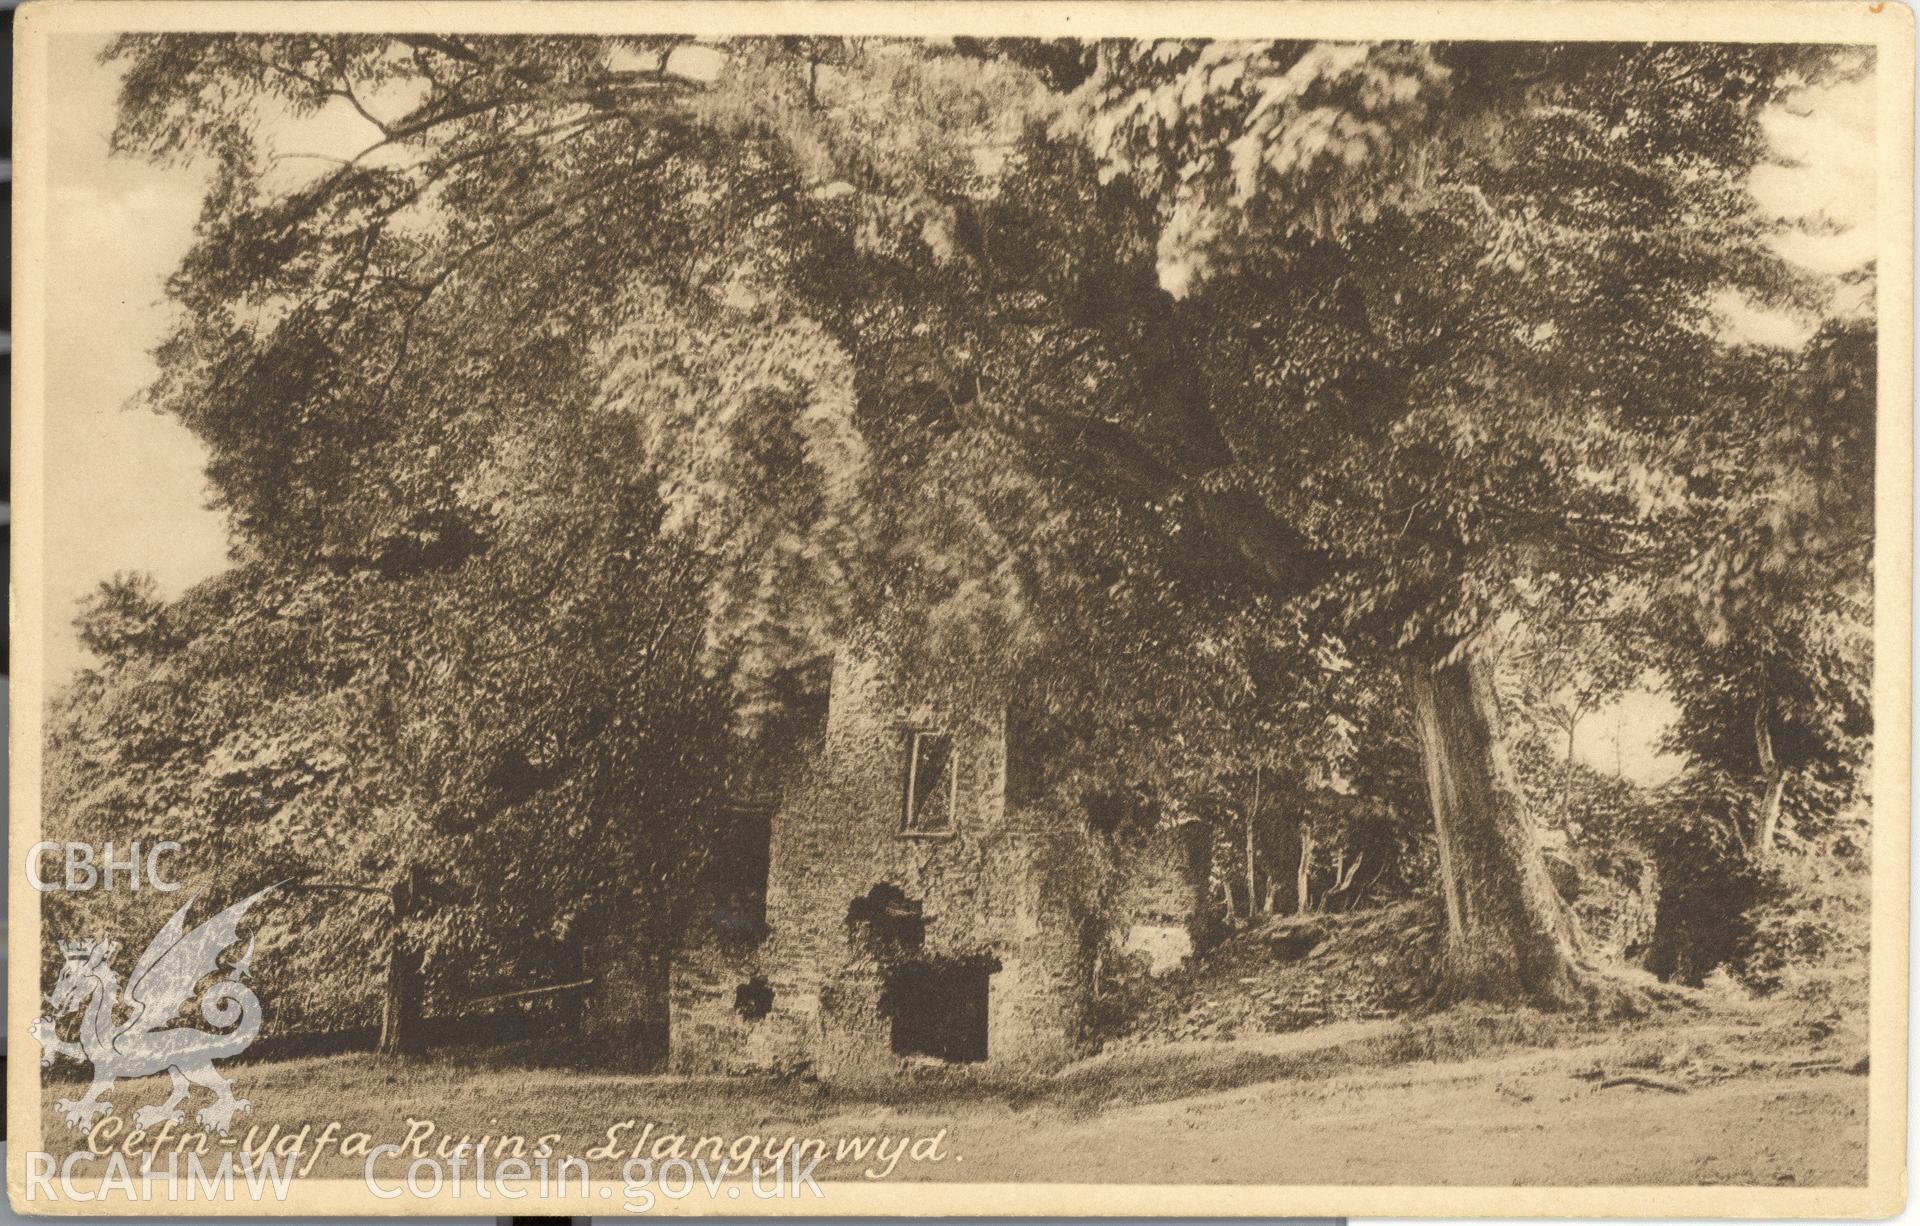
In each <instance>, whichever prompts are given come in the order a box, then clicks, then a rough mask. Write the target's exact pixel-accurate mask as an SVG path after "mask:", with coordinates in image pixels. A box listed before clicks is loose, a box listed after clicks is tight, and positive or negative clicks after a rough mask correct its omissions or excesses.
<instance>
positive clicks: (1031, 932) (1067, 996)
mask: <svg viewBox="0 0 1920 1226" xmlns="http://www.w3.org/2000/svg"><path fill="white" fill-rule="evenodd" d="M891 674H892V670H890V669H888V668H886V667H883V666H882V665H880V664H879V663H877V662H876V658H875V657H874V656H872V655H863V654H861V653H857V652H851V651H849V652H843V653H841V655H840V657H839V658H838V659H837V660H836V662H835V666H834V669H833V677H832V691H831V697H830V700H829V705H828V715H827V728H826V734H825V738H824V742H823V745H822V749H821V752H820V753H819V755H818V756H817V758H816V759H815V760H814V762H813V763H812V764H811V766H809V767H807V768H805V769H803V770H801V771H799V772H798V773H797V774H796V777H795V778H794V779H793V780H792V781H791V782H790V783H789V785H788V787H787V789H786V792H785V796H784V798H783V800H782V803H781V805H780V808H779V811H778V813H777V814H776V815H775V817H774V819H773V822H772V832H771V847H770V855H769V861H768V862H769V869H768V888H767V910H766V921H767V929H768V935H767V937H766V939H765V940H764V941H763V942H762V943H761V944H760V945H759V946H758V947H757V948H754V949H752V950H750V951H746V952H741V951H737V950H736V951H733V952H727V951H725V950H721V949H719V948H718V947H716V946H715V945H713V943H712V942H711V941H708V940H705V939H704V938H703V939H702V940H701V941H696V942H695V943H694V945H693V947H692V948H690V949H688V950H687V951H685V952H684V954H683V956H682V957H681V958H680V959H679V960H678V961H677V962H676V965H675V968H674V973H673V986H672V993H671V995H672V1002H673V1010H672V1011H673V1022H672V1037H671V1050H672V1058H671V1064H672V1067H674V1068H676V1069H680V1070H685V1071H695V1070H717V1069H722V1068H738V1067H759V1068H775V1067H794V1066H799V1065H806V1066H808V1067H811V1068H812V1069H813V1071H815V1072H816V1073H818V1074H820V1075H821V1076H825V1077H832V1078H838V1079H855V1078H862V1077H870V1076H879V1077H884V1076H891V1075H893V1074H894V1073H896V1072H897V1071H898V1070H899V1069H900V1068H901V1067H902V1064H903V1060H902V1057H901V1056H900V1055H898V1054H896V1053H895V1052H894V1050H893V1026H892V1021H891V1019H890V1017H889V1016H888V1014H887V1013H886V1012H885V1009H884V1008H883V1000H884V999H885V998H886V997H887V993H888V985H889V983H890V982H894V983H897V982H900V981H901V977H900V976H899V975H898V974H897V972H898V970H899V967H900V966H901V964H902V963H905V962H909V961H912V962H918V963H923V964H929V965H947V966H951V965H968V966H976V967H977V966H991V967H994V968H997V969H993V970H992V972H991V974H990V975H989V977H988V979H987V984H988V988H987V996H988V999H987V1002H986V1018H987V1040H986V1053H987V1054H986V1063H987V1064H988V1065H1005V1064H1012V1063H1018V1064H1036V1063H1037V1064H1058V1063H1061V1062H1063V1061H1065V1060H1067V1059H1070V1058H1071V1057H1072V1056H1073V1055H1074V1054H1076V1053H1077V1052H1079V1051H1080V1050H1081V1049H1082V1045H1083V1042H1084V1038H1083V1036H1084V1032H1085V1028H1086V1027H1085V1023H1086V1011H1087V1009H1088V1006H1089V999H1090V995H1091V975H1092V969H1091V968H1092V954H1091V948H1090V945H1091V943H1090V941H1089V940H1088V939H1087V928H1086V923H1085V921H1084V919H1083V918H1082V916H1081V914H1080V912H1079V909H1078V908H1077V907H1076V905H1075V903H1074V896H1073V891H1072V890H1071V889H1070V888H1061V885H1062V883H1060V882H1057V881H1050V880H1049V875H1050V874H1058V873H1059V872H1061V871H1062V869H1061V866H1062V865H1070V863H1071V857H1072V854H1073V851H1074V840H1075V839H1077V838H1084V834H1083V833H1082V832H1081V831H1080V830H1078V829H1077V828H1074V827H1071V826H1068V827H1063V828H1061V829H1052V828H1048V826H1047V824H1046V823H1045V822H1043V821H1041V820H1038V819H1036V818H1034V817H1033V816H1031V815H1026V814H1023V815H1021V816H1020V818H1019V819H1018V820H1010V819H1009V817H1008V813H1007V808H1006V804H1005V787H1006V733H1005V718H1004V704H995V703H989V702H985V701H982V702H978V703H975V704H972V705H967V704H951V705H948V706H945V707H943V708H938V709H936V708H935V707H933V706H932V705H931V704H930V703H929V702H928V701H927V696H926V695H925V694H924V693H921V692H916V691H915V690H914V688H913V687H912V686H911V685H909V684H901V683H899V682H897V681H896V680H894V678H893V676H892V675H891ZM915 729H920V730H929V729H939V730H944V731H946V732H948V733H950V734H951V736H952V738H953V739H952V746H953V754H954V757H953V759H952V764H951V769H952V770H953V771H954V772H955V778H956V785H955V789H954V792H953V795H954V798H955V803H954V815H953V821H952V825H951V829H950V830H946V831H943V832H940V833H912V832H907V831H905V830H904V828H903V827H904V822H903V819H904V802H905V761H906V754H907V737H908V735H909V733H911V732H912V731H914V730H915ZM876 900H879V901H876ZM888 900H891V901H888ZM916 908H917V915H916V914H914V912H915V909H916ZM873 915H878V916H879V917H880V918H879V920H878V921H874V920H872V919H871V916H873ZM889 917H892V918H889ZM893 919H899V920H900V921H901V923H902V924H903V926H904V927H905V928H910V929H912V932H911V934H910V935H908V936H904V937H903V936H900V935H899V934H895V933H892V932H891V930H890V929H888V928H887V925H888V924H889V923H891V922H893ZM754 976H759V977H761V978H763V979H764V981H765V983H766V984H767V986H768V987H770V988H771V989H772V992H773V999H772V1003H771V1006H770V1008H769V1009H768V1010H767V1012H766V1014H765V1016H763V1017H760V1018H758V1019H756V1020H748V1019H745V1018H742V1017H741V1016H740V1015H739V1013H738V1011H737V1010H735V1009H734V1007H733V1003H734V993H735V990H736V988H737V986H738V985H739V984H740V983H742V982H747V981H749V980H751V978H752V977H754Z"/></svg>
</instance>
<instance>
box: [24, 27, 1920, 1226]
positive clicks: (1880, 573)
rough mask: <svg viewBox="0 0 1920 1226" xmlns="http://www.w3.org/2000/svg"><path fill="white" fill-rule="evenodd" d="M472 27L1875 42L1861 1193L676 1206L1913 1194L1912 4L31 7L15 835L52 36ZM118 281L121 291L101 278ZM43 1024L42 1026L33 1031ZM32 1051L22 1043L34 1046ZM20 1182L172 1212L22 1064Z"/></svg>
mask: <svg viewBox="0 0 1920 1226" xmlns="http://www.w3.org/2000/svg"><path fill="white" fill-rule="evenodd" d="M167 30H179V31H191V30H205V31H238V30H246V31H261V32H272V31H287V32H293V31H310V30H329V31H386V30H419V31H458V32H462V33H498V34H510V33H534V32H538V33H547V34H559V33H580V34H588V33H595V34H598V33H609V32H624V33H643V32H672V33H697V34H704V35H715V36H718V35H729V34H733V35H741V34H799V33H822V34H824V33H836V34H871V35H902V36H912V35H921V36H926V35H951V34H975V35H988V34H991V35H1003V36H1004V35H1029V36H1053V37H1082V38H1093V37H1128V38H1141V37H1154V36H1167V35H1178V36H1180V37H1211V38H1271V37H1275V36H1276V35H1279V34H1282V33H1284V34H1285V35H1286V36H1287V37H1292V38H1303V37H1304V38H1321V39H1382V38H1391V39H1421V40H1450V39H1451V40H1460V39H1502V40H1506V39H1513V40H1527V39H1548V38H1551V39H1561V40H1607V41H1654V42H1662V41H1672V42H1688V41H1725V42H1829V43H1855V44H1861V45H1870V46H1873V47H1875V48H1877V51H1878V59H1877V78H1876V80H1877V87H1878V105H1877V114H1876V127H1875V131H1876V140H1877V149H1878V156H1879V200H1878V206H1879V207H1878V219H1879V226H1880V235H1879V266H1878V267H1879V303H1878V321H1879V338H1878V340H1879V361H1880V369H1879V405H1880V412H1879V422H1878V434H1877V442H1878V450H1877V456H1876V465H1877V471H1876V490H1877V492H1878V493H1877V497H1878V505H1877V513H1876V523H1875V529H1876V538H1875V546H1876V547H1875V551H1874V582H1875V608H1874V638H1875V644H1874V695H1873V698H1874V721H1875V724H1874V727H1875V737H1876V741H1875V745H1876V750H1877V752H1876V753H1875V755H1874V764H1873V797H1874V818H1875V820H1874V823H1873V898H1874V907H1873V934H1872V954H1871V966H1872V997H1871V1006H1870V1018H1869V1027H1870V1034H1871V1072H1870V1074H1869V1076H1870V1084H1869V1088H1868V1113H1869V1132H1870V1141H1869V1149H1868V1182H1867V1185H1866V1186H1865V1187H1859V1188H1771V1187H1769V1188H1758V1187H1526V1188H1474V1187H1384V1186H1345V1187H1304V1186H1289V1185H1279V1186H1269V1187H1260V1186H1249V1185H1231V1186H1218V1185H1209V1186H1166V1185H1151V1184H1140V1185H1133V1184H1096V1185H1076V1184H956V1183H937V1184H936V1183H912V1184H886V1183H838V1184H834V1183H830V1184H827V1185H825V1188H826V1196H825V1198H824V1199H822V1200H817V1201H797V1200H780V1201H757V1200H754V1199H752V1198H742V1199H740V1200H737V1201H728V1200H716V1201H706V1200H696V1198H694V1197H691V1196H690V1197H688V1198H687V1199H685V1200H682V1201H677V1202H663V1203H662V1204H661V1207H660V1211H661V1212H665V1213H672V1214H712V1215H719V1214H725V1215H728V1216H740V1215H742V1214H743V1213H746V1214H781V1215H786V1214H793V1213H796V1212H798V1213H800V1214H804V1215H809V1216H823V1215H831V1216H854V1215H860V1216H872V1215H887V1216H893V1215H899V1216H917V1215H948V1214H968V1215H1006V1216H1027V1215H1052V1216H1062V1215H1072V1216H1082V1215H1126V1216H1143V1215H1151V1214H1165V1215H1174V1214H1177V1215H1180V1216H1193V1215H1209V1216H1282V1215H1286V1216H1301V1215H1337V1216H1355V1217H1359V1216H1398V1217H1407V1216H1430V1217H1445V1216H1468V1215H1474V1216H1516V1217H1576V1216H1579V1217H1600V1216H1622V1217H1785V1218H1821V1217H1884V1216H1888V1215H1891V1214H1894V1213H1897V1212H1899V1210H1900V1209H1901V1207H1902V1206H1903V1205H1904V1204H1905V1198H1906V1133H1907V1119H1906V1111H1907V1000H1908V995H1907V992H1908V984H1907V977H1908V953H1909V951H1908V932H1907V929H1908V863H1909V861H1908V855H1909V850H1908V849H1909V837H1910V829H1909V816H1910V813H1911V809H1910V781H1911V780H1910V767H1911V761H1910V757H1909V753H1908V747H1909V745H1910V743H1911V740H1910V737H1911V711H1912V706H1911V676H1912V673H1911V667H1910V666H1911V630H1912V601H1911V593H1912V580H1913V463H1912V456H1913V413H1912V407H1913V366H1912V354H1913V310H1912V307H1913V186H1914V181H1913V165H1914V163H1913V99H1914V95H1913V82H1914V18H1913V13H1912V11H1911V10H1909V9H1908V8H1906V7H1905V6H1904V5H1902V4H1900V3H1897V2H1894V0H1883V2H1877V3H1861V2H1857V0H1665V2H1662V3H1632V2H1622V0H1293V2H1284V0H1248V2H1240V0H1170V2H1160V3H1144V2H1135V0H1105V2H1102V0H1085V2H1073V0H1063V2H1043V0H999V2H997V3H993V2H987V3H975V2H972V0H948V2H940V3H932V2H927V0H921V2H918V3H914V2H907V0H765V2H759V3H753V2H736V0H694V2H687V0H544V2H542V3H540V4H537V5H534V4H526V3H508V2H505V0H426V2H412V3H403V2H399V0H295V2H281V3H274V4H260V3H249V2H246V0H195V2H194V3H191V4H188V3H181V2H179V0H28V3H27V4H25V5H23V6H22V7H21V9H20V10H19V13H18V15H17V17H16V20H15V26H14V36H15V47H16V50H15V75H14V147H15V149H14V158H15V162H14V223H13V224H14V232H13V253H14V272H13V294H14V299H13V301H14V308H13V313H14V358H13V392H14V399H13V404H14V409H13V423H14V424H13V460H14V463H13V482H14V485H13V488H14V502H13V575H12V584H11V587H10V589H9V592H10V604H11V613H12V619H13V620H12V630H13V659H14V672H13V694H12V703H11V710H12V718H13V729H12V740H11V744H10V746H9V748H10V751H11V753H12V767H13V774H12V791H11V795H10V797H9V799H10V800H11V809H12V828H11V835H12V838H11V846H12V847H13V848H15V849H20V848H24V847H27V846H30V845H31V844H32V843H33V842H35V841H36V840H37V839H38V838H39V830H40V811H39V799H40V785H41V763H40V748H41V712H42V709H43V703H44V699H45V694H44V688H45V687H44V678H43V676H42V674H41V667H42V653H43V647H44V643H43V635H44V630H45V625H46V610H45V609H44V608H43V607H42V605H41V596H42V592H43V590H44V589H43V586H42V576H43V575H44V573H45V565H46V557H45V524H44V521H43V518H42V507H43V496H44V490H45V484H46V483H45V479H44V474H43V472H42V469H41V465H42V463H43V459H44V441H43V434H44V430H43V427H44V414H45V411H46V405H45V399H44V389H45V374H44V363H45V360H46V354H47V352H48V349H47V346H48V344H49V338H48V336H47V334H46V326H45V307H46V301H47V284H46V276H47V268H46V250H47V240H46V235H47V225H48V211H47V184H46V181H45V174H46V167H47V165H48V149H47V123H46V119H47V115H48V114H49V108H50V107H52V106H54V105H57V102H56V101H55V100H54V99H53V98H51V97H50V96H49V93H48V89H49V81H48V76H47V44H48V39H49V38H51V37H54V36H57V35H62V34H81V33H111V32H119V31H167ZM103 288H104V287H103ZM6 871H7V872H8V873H10V874H12V875H13V887H12V898H11V900H10V904H9V905H10V911H9V915H8V918H9V921H10V926H11V932H12V934H13V935H12V940H13V942H14V949H15V950H17V951H22V952H23V953H24V954H25V955H26V956H15V957H13V958H12V959H11V968H10V971H9V975H8V985H7V986H8V991H9V993H10V996H9V1004H10V1008H9V1010H8V1013H9V1016H10V1017H12V1018H14V1019H25V1018H29V1017H32V1016H33V1015H34V1013H35V1007H36V1005H37V1002H38V999H39V984H38V983H37V978H38V975H39V966H40V962H39V958H38V957H37V956H35V952H36V951H38V950H39V948H40V942H41V931H40V908H39V906H38V902H39V897H40V896H39V895H38V894H37V893H36V892H35V891H34V890H32V889H30V888H28V886H27V882H26V875H25V867H24V862H23V860H22V859H21V858H19V857H18V856H17V855H16V856H15V857H14V858H12V859H10V861H9V863H8V865H7V868H6ZM22 1034H24V1031H22ZM19 1054H20V1055H22V1056H25V1054H26V1053H24V1052H22V1053H19ZM7 1075H8V1078H9V1081H8V1086H7V1089H8V1094H7V1100H8V1121H7V1122H8V1132H9V1134H10V1135H9V1140H10V1144H9V1145H8V1146H7V1147H6V1149H7V1190H8V1196H9V1198H10V1200H11V1202H12V1205H13V1208H14V1209H15V1211H16V1212H22V1213H25V1212H30V1211H33V1212H39V1211H53V1212H65V1213H74V1212H85V1213H87V1214H119V1215H125V1214H138V1215H142V1216H160V1215H162V1214H164V1213H165V1212H166V1210H167V1208H169V1206H165V1205H159V1204H152V1203H143V1202H133V1201H126V1202H114V1203H101V1202H93V1203H90V1204H87V1205H68V1204H65V1203H62V1204H61V1205H58V1206H46V1205H40V1204H35V1205H29V1204H28V1203H26V1201H25V1199H24V1190H25V1154H26V1153H27V1151H29V1150H33V1149H38V1148H40V1147H41V1136H40V1132H41V1118H42V1112H41V1107H40V1070H39V1067H38V1065H37V1063H36V1062H35V1061H34V1060H32V1059H31V1058H18V1059H15V1060H14V1061H12V1063H11V1067H10V1068H9V1069H8V1070H7ZM618 1203H619V1196H618V1195H617V1193H616V1195H615V1196H613V1197H611V1198H601V1197H599V1196H598V1187H595V1188H590V1189H589V1190H588V1191H587V1192H586V1193H585V1194H582V1195H578V1196H572V1197H568V1198H566V1199H564V1200H562V1199H547V1200H534V1199H532V1198H528V1199H526V1200H517V1201H511V1202H507V1203H506V1204H505V1205H502V1204H500V1203H499V1202H497V1201H493V1202H485V1201H477V1200H475V1199H472V1198H466V1197H463V1198H461V1199H460V1200H438V1201H421V1200H415V1199H402V1200H397V1201H394V1200H380V1199H378V1198H376V1197H374V1196H373V1194H372V1193H371V1192H370V1191H369V1190H368V1189H367V1188H366V1187H364V1186H362V1185H361V1184H360V1183H359V1182H358V1181H355V1180H314V1181H295V1183H294V1184H293V1186H292V1189H291V1191H290V1194H289V1197H288V1199H287V1200H286V1201H284V1202H273V1203H267V1202H260V1203H255V1202H251V1201H239V1200H236V1201H234V1202H232V1203H227V1202H195V1203H194V1204H193V1205H192V1206H191V1209H192V1212H193V1214H194V1215H195V1216H205V1215H246V1216H254V1215H260V1214H276V1215H278V1214H349V1213H350V1214H358V1215H408V1216H417V1215H421V1214H437V1215H454V1214H459V1215H472V1214H474V1213H476V1212H478V1213H482V1214H485V1213H490V1212H498V1211H499V1210H500V1209H502V1208H504V1209H506V1210H507V1211H508V1212H510V1213H512V1212H517V1213H527V1212H538V1213H547V1214H591V1213H593V1212H595V1211H596V1210H598V1211H600V1212H602V1213H604V1212H606V1211H607V1210H609V1209H611V1208H613V1207H614V1206H616V1205H617V1204H618Z"/></svg>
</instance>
